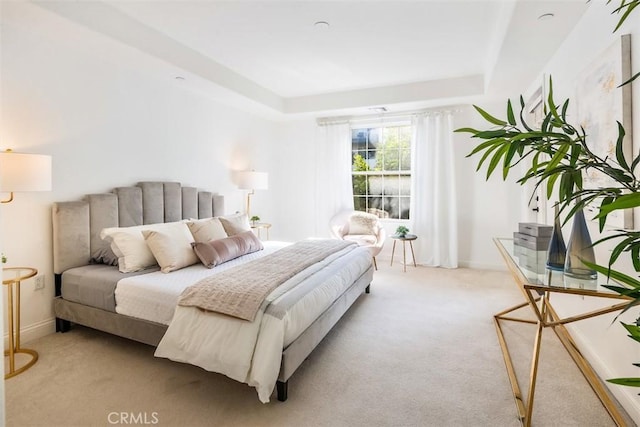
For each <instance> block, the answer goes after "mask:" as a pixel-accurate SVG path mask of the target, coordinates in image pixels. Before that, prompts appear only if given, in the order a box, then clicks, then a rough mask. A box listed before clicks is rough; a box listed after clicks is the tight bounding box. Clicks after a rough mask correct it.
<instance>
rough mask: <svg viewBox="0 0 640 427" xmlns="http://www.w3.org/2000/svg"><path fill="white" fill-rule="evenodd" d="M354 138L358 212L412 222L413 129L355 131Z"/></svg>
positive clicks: (392, 127) (389, 128)
mask: <svg viewBox="0 0 640 427" xmlns="http://www.w3.org/2000/svg"><path fill="white" fill-rule="evenodd" d="M351 136H352V137H351V150H352V162H351V166H352V183H353V201H354V206H355V209H356V210H359V211H364V212H369V213H373V214H375V215H377V216H378V217H380V218H391V219H409V206H410V201H411V126H409V125H406V126H388V127H371V128H364V127H363V128H354V129H352V134H351Z"/></svg>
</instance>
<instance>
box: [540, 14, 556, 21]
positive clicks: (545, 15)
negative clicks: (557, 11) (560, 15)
mask: <svg viewBox="0 0 640 427" xmlns="http://www.w3.org/2000/svg"><path fill="white" fill-rule="evenodd" d="M554 16H555V15H554V14H553V13H543V14H542V15H540V16H538V20H540V21H548V20H549V19H552V18H553V17H554Z"/></svg>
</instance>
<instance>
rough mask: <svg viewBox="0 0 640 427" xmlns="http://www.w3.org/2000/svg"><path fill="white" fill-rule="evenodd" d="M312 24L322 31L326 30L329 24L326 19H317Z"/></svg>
mask: <svg viewBox="0 0 640 427" xmlns="http://www.w3.org/2000/svg"><path fill="white" fill-rule="evenodd" d="M313 26H314V27H315V28H316V29H318V30H321V31H324V30H328V29H329V26H330V25H329V23H328V22H327V21H317V22H315V23H314V24H313Z"/></svg>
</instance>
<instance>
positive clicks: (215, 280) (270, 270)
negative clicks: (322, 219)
mask: <svg viewBox="0 0 640 427" xmlns="http://www.w3.org/2000/svg"><path fill="white" fill-rule="evenodd" d="M352 245H353V246H355V245H354V243H353V242H346V241H343V240H329V239H327V240H305V241H302V242H297V243H294V244H293V245H290V246H287V247H285V248H283V249H280V250H278V251H276V252H274V253H272V254H269V255H265V256H264V257H262V258H260V259H257V260H253V261H250V262H248V263H246V264H243V265H240V266H237V267H234V268H231V269H229V270H226V271H223V272H221V273H218V274H215V275H213V276H209V277H205V278H204V279H201V280H200V281H199V282H197V283H196V284H194V285H192V286H189V287H188V288H186V289H185V290H184V291H183V292H182V294H181V295H180V298H179V300H178V305H181V306H185V307H198V308H201V309H202V310H207V311H214V312H217V313H222V314H226V315H229V316H233V317H237V318H240V319H244V320H248V321H250V322H252V321H253V320H254V319H255V317H256V314H258V311H259V310H260V307H261V306H262V303H263V302H264V300H265V299H266V298H267V295H269V294H270V293H271V292H272V291H273V290H274V289H275V288H277V287H278V286H280V285H281V284H282V283H284V282H286V281H287V280H289V279H290V278H292V277H293V276H295V275H296V274H298V273H300V272H301V271H303V270H304V269H306V268H307V267H310V266H311V265H313V264H315V263H316V262H319V261H322V260H324V259H325V258H327V257H328V256H330V255H332V254H334V253H336V252H339V251H341V250H342V249H344V248H346V247H348V246H352ZM302 279H303V278H300V280H302Z"/></svg>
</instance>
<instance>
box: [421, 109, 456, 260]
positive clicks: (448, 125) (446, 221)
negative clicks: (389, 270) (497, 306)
mask: <svg viewBox="0 0 640 427" xmlns="http://www.w3.org/2000/svg"><path fill="white" fill-rule="evenodd" d="M412 144H413V146H412V148H413V151H412V153H413V158H412V177H411V178H412V180H413V182H412V189H413V194H412V198H411V202H412V207H411V218H412V221H411V222H412V223H413V230H412V232H413V233H415V234H416V235H417V236H418V240H416V241H414V242H413V243H414V249H415V254H416V262H418V263H420V264H422V265H427V266H431V267H446V268H457V267H458V224H457V209H456V182H455V170H454V154H453V119H452V114H451V113H448V112H438V113H424V114H418V115H416V116H414V118H413V140H412Z"/></svg>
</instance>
